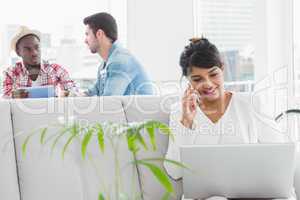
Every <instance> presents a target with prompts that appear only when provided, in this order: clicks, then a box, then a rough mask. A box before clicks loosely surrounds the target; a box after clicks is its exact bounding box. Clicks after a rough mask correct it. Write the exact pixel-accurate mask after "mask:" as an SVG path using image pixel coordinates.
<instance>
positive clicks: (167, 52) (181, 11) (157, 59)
mask: <svg viewBox="0 0 300 200" xmlns="http://www.w3.org/2000/svg"><path fill="white" fill-rule="evenodd" d="M127 8H128V11H127V13H128V14H127V20H128V27H127V36H128V37H127V47H128V48H129V49H130V51H131V52H132V53H133V54H134V55H135V56H136V57H137V58H138V59H139V61H140V62H141V63H142V64H143V65H144V66H145V68H146V70H147V71H148V73H149V74H150V76H151V78H152V79H153V80H155V81H166V80H178V79H179V78H180V76H181V71H180V67H179V64H178V63H179V56H180V53H181V51H182V50H183V48H184V46H185V45H186V44H187V43H188V39H189V38H191V37H193V35H194V27H193V26H194V19H193V1H192V0H163V1H161V0H150V1H149V0H128V6H127Z"/></svg>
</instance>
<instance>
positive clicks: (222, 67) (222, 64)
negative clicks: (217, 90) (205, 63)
mask: <svg viewBox="0 0 300 200" xmlns="http://www.w3.org/2000/svg"><path fill="white" fill-rule="evenodd" d="M220 69H221V70H222V71H224V63H223V62H222V63H221V67H220Z"/></svg>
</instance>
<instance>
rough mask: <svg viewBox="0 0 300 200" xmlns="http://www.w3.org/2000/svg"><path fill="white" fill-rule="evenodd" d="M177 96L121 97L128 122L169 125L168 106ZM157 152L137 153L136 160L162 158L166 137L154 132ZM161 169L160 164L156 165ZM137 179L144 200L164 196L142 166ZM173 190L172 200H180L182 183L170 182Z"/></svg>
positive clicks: (158, 185) (166, 143)
mask: <svg viewBox="0 0 300 200" xmlns="http://www.w3.org/2000/svg"><path fill="white" fill-rule="evenodd" d="M178 100H179V99H178V96H176V95H175V96H171V95H169V96H163V97H158V96H131V97H123V98H122V102H123V106H124V110H125V113H126V117H127V120H128V122H137V121H139V122H141V121H145V120H157V121H160V122H163V123H166V124H168V123H169V113H170V106H171V105H172V104H173V103H174V102H175V101H178ZM144 134H145V135H144V136H145V138H146V143H147V144H150V143H149V138H148V135H147V133H144ZM156 144H157V151H155V152H153V151H151V150H149V151H143V150H141V151H139V153H138V154H137V159H144V158H163V157H164V156H165V154H166V152H167V148H168V137H167V136H166V135H164V134H162V133H160V132H159V131H157V132H156ZM156 164H157V165H158V166H159V167H161V168H162V169H164V168H163V163H162V162H157V163H156ZM138 170H139V175H140V176H139V177H140V182H141V188H142V191H143V197H144V200H153V199H161V198H162V197H163V195H164V194H165V190H164V188H163V187H162V186H161V185H160V184H159V183H158V181H157V180H156V178H154V177H153V175H152V174H151V172H150V171H149V170H148V169H147V168H145V167H142V166H139V168H138ZM172 183H173V187H174V189H175V193H176V194H175V196H174V197H173V198H172V199H181V195H182V182H181V181H172Z"/></svg>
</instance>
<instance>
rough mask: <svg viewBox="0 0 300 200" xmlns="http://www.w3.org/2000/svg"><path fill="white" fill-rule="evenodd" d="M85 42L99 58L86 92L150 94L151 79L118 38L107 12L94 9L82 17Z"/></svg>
mask: <svg viewBox="0 0 300 200" xmlns="http://www.w3.org/2000/svg"><path fill="white" fill-rule="evenodd" d="M83 23H84V24H85V25H86V33H85V34H86V38H85V43H86V44H87V45H88V47H89V49H90V51H91V53H97V54H99V56H100V57H101V58H102V60H103V62H102V63H101V65H100V66H99V69H98V75H97V81H96V83H95V84H94V85H93V87H91V88H90V89H89V91H88V92H87V95H89V96H93V95H97V96H112V95H151V94H153V87H152V86H153V85H152V82H151V80H150V78H149V76H148V74H147V73H146V70H145V69H144V68H143V66H142V65H141V64H140V63H139V62H138V60H137V59H136V58H135V57H134V56H133V55H132V54H131V53H130V52H129V51H128V50H127V49H125V48H123V47H122V46H121V44H120V43H119V41H118V30H117V23H116V20H115V19H114V18H113V16H111V15H110V14H108V13H105V12H102V13H96V14H94V15H91V16H88V17H86V18H85V19H84V21H83Z"/></svg>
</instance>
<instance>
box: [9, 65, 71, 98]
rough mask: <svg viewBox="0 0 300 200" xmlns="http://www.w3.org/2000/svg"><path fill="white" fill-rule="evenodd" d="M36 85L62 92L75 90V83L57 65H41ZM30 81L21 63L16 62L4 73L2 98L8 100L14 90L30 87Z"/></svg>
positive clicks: (64, 70)
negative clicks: (53, 87)
mask: <svg viewBox="0 0 300 200" xmlns="http://www.w3.org/2000/svg"><path fill="white" fill-rule="evenodd" d="M37 81H38V83H37V85H40V86H44V85H54V86H59V87H60V88H61V89H63V90H71V89H72V88H73V89H75V88H76V87H75V83H74V81H72V80H71V79H70V77H69V74H68V72H67V70H66V69H64V68H63V67H62V66H60V65H58V64H49V63H48V62H46V61H44V62H43V63H41V70H40V73H39V78H38V79H37ZM31 86H32V81H31V79H30V78H29V72H28V70H27V69H26V68H25V66H24V64H23V62H17V63H16V65H15V66H13V67H9V68H8V69H7V70H6V71H4V80H3V97H6V98H10V97H11V96H12V91H13V90H14V89H18V88H23V87H31Z"/></svg>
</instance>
